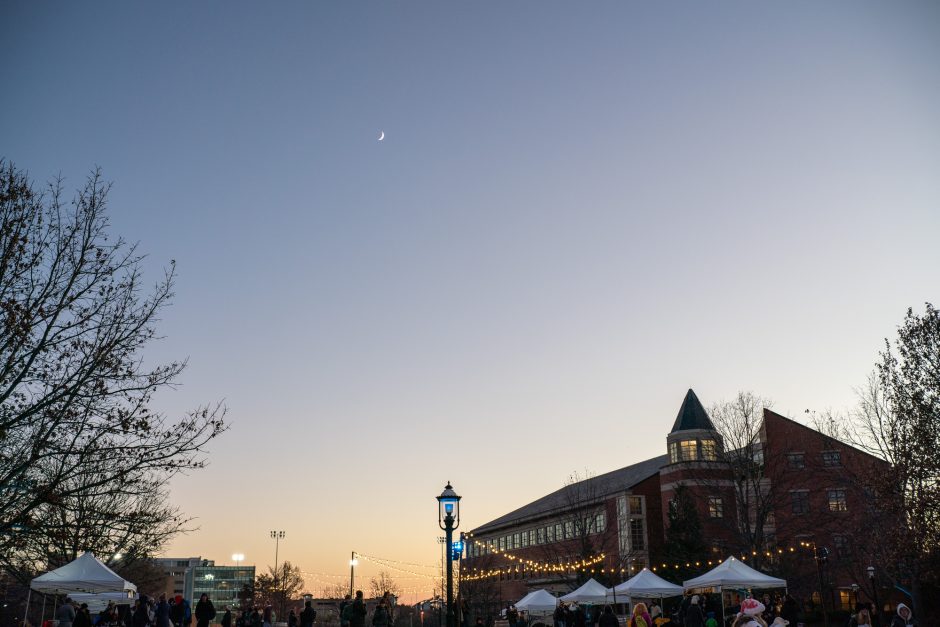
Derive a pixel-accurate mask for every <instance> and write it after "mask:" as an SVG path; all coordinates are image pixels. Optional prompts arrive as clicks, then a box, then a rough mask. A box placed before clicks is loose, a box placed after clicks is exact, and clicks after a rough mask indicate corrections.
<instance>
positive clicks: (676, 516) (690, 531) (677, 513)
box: [660, 484, 708, 583]
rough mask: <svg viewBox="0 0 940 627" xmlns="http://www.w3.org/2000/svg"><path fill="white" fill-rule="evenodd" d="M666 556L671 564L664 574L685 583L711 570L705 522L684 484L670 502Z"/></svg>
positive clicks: (679, 486)
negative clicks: (703, 530)
mask: <svg viewBox="0 0 940 627" xmlns="http://www.w3.org/2000/svg"><path fill="white" fill-rule="evenodd" d="M663 555H664V557H665V560H666V563H667V564H668V567H667V568H666V569H663V571H662V572H661V573H660V574H661V575H662V576H664V577H665V578H667V579H671V580H674V581H678V582H680V583H681V582H682V581H683V580H684V579H690V578H692V577H694V576H696V575H699V574H701V573H703V572H705V570H707V566H705V564H706V561H707V560H708V547H707V546H706V544H705V538H704V537H703V536H702V521H701V518H699V513H698V508H697V507H696V506H695V499H694V497H693V495H692V494H691V493H690V492H689V489H688V488H687V487H686V486H684V485H682V484H679V485H678V486H676V494H675V497H674V498H673V499H672V501H670V503H669V512H668V514H667V528H666V546H665V549H664V550H663ZM696 562H698V563H699V564H700V565H699V566H696V565H695V563H696ZM686 564H689V566H686ZM675 565H678V568H676V567H675Z"/></svg>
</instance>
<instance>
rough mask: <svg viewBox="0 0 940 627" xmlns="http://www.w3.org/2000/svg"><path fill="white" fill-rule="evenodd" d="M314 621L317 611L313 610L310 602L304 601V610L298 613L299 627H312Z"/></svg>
mask: <svg viewBox="0 0 940 627" xmlns="http://www.w3.org/2000/svg"><path fill="white" fill-rule="evenodd" d="M316 620H317V611H316V610H315V609H313V605H311V604H310V601H304V609H303V611H302V612H301V613H300V627H313V623H314V621H316Z"/></svg>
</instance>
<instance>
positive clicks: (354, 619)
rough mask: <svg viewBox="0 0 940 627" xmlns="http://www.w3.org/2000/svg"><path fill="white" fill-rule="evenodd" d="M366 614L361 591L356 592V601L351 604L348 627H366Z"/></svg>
mask: <svg viewBox="0 0 940 627" xmlns="http://www.w3.org/2000/svg"><path fill="white" fill-rule="evenodd" d="M367 613H368V610H366V604H365V601H363V600H362V590H356V600H355V601H353V604H352V612H351V615H350V617H349V627H366V614H367Z"/></svg>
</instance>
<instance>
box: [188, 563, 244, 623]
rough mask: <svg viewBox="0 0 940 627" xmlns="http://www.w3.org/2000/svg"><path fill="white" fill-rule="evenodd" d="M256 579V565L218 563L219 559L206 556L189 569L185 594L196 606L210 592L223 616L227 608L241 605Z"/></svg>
mask: <svg viewBox="0 0 940 627" xmlns="http://www.w3.org/2000/svg"><path fill="white" fill-rule="evenodd" d="M254 580H255V567H254V566H244V565H242V566H216V565H215V562H212V561H210V560H205V561H204V562H203V563H201V564H199V565H198V566H193V567H191V568H189V569H188V570H187V571H186V576H185V593H184V595H185V597H186V598H187V599H189V602H190V603H191V604H192V607H193V608H195V607H196V602H197V601H199V597H200V596H202V595H203V594H208V595H209V598H210V599H211V600H212V604H213V605H214V606H215V609H216V611H217V612H219V619H221V614H222V612H224V611H225V608H227V607H230V608H233V609H234V608H237V607H239V605H240V604H241V600H242V598H243V593H244V591H245V588H246V586H251V585H252V584H253V583H254ZM216 622H218V621H216Z"/></svg>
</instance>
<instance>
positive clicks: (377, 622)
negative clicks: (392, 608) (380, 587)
mask: <svg viewBox="0 0 940 627" xmlns="http://www.w3.org/2000/svg"><path fill="white" fill-rule="evenodd" d="M372 627H388V607H387V606H386V605H385V599H382V600H381V601H379V604H378V605H376V606H375V612H373V613H372Z"/></svg>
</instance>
